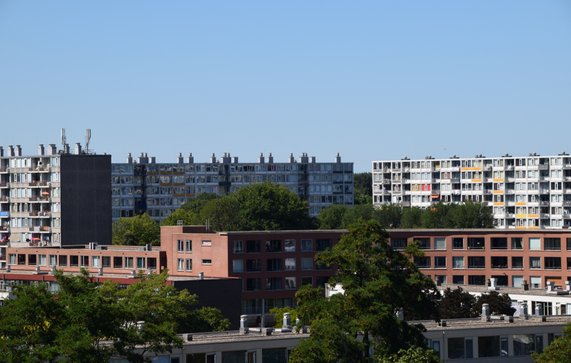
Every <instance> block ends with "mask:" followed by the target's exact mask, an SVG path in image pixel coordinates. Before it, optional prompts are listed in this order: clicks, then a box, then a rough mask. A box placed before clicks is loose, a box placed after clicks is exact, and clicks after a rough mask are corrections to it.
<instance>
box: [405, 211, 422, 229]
mask: <svg viewBox="0 0 571 363" xmlns="http://www.w3.org/2000/svg"><path fill="white" fill-rule="evenodd" d="M401 227H402V228H420V227H422V209H420V208H417V207H412V208H404V209H403V212H402V218H401Z"/></svg>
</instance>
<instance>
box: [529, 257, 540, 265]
mask: <svg viewBox="0 0 571 363" xmlns="http://www.w3.org/2000/svg"><path fill="white" fill-rule="evenodd" d="M529 268H541V257H530V258H529Z"/></svg>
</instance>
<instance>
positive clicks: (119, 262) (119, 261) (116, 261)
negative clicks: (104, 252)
mask: <svg viewBox="0 0 571 363" xmlns="http://www.w3.org/2000/svg"><path fill="white" fill-rule="evenodd" d="M113 268H123V258H122V257H121V256H113Z"/></svg>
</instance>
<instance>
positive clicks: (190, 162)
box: [188, 153, 194, 164]
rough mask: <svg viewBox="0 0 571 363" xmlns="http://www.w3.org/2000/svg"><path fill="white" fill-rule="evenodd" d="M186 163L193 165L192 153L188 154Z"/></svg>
mask: <svg viewBox="0 0 571 363" xmlns="http://www.w3.org/2000/svg"><path fill="white" fill-rule="evenodd" d="M188 163H189V164H194V156H192V153H190V154H188Z"/></svg>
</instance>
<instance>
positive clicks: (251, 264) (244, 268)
mask: <svg viewBox="0 0 571 363" xmlns="http://www.w3.org/2000/svg"><path fill="white" fill-rule="evenodd" d="M262 261H263V260H261V259H247V260H242V259H234V260H232V272H234V273H240V272H260V271H262V270H263V271H270V272H275V271H296V270H297V261H296V259H295V258H293V257H291V258H285V259H281V258H269V259H267V260H265V261H264V262H262ZM300 262H301V263H300V269H301V270H304V271H307V270H313V269H317V270H326V269H329V267H327V266H323V265H319V264H315V266H314V261H313V257H302V258H301V260H300Z"/></svg>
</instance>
